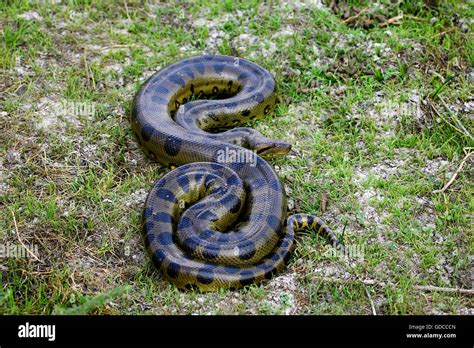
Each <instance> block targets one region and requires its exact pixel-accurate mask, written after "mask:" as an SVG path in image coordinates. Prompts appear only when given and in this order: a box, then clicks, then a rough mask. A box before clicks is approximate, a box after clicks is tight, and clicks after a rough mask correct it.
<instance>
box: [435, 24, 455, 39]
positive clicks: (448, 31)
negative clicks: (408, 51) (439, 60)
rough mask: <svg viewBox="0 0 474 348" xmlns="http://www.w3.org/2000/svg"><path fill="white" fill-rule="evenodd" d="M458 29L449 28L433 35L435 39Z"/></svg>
mask: <svg viewBox="0 0 474 348" xmlns="http://www.w3.org/2000/svg"><path fill="white" fill-rule="evenodd" d="M454 30H456V27H452V28H449V29H448V30H445V31H442V32H441V33H438V34H436V35H433V39H434V38H437V37H438V36H443V35H444V34H447V33H450V32H452V31H454Z"/></svg>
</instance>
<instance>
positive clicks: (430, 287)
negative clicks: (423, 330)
mask: <svg viewBox="0 0 474 348" xmlns="http://www.w3.org/2000/svg"><path fill="white" fill-rule="evenodd" d="M321 280H323V281H327V282H332V283H339V284H349V283H354V282H355V280H353V279H340V278H333V277H328V278H326V277H322V278H321ZM357 281H359V282H361V283H362V284H364V285H375V286H378V287H381V288H385V287H387V286H394V285H393V284H387V283H384V282H378V281H376V280H374V279H366V280H361V279H357ZM413 288H414V289H416V290H422V291H439V292H449V293H459V294H466V295H474V289H463V288H446V287H439V286H433V285H414V286H413Z"/></svg>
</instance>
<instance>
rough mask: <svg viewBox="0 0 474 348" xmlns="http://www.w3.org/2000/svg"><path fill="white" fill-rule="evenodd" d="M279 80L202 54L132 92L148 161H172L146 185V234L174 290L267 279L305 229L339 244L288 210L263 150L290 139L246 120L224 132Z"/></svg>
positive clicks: (262, 108)
mask: <svg viewBox="0 0 474 348" xmlns="http://www.w3.org/2000/svg"><path fill="white" fill-rule="evenodd" d="M275 87H276V85H275V80H274V79H273V77H272V75H271V74H270V73H269V72H268V71H267V70H265V69H263V68H261V67H260V66H258V65H256V64H254V63H252V62H249V61H247V60H244V59H241V58H236V57H229V56H221V55H205V56H199V57H193V58H189V59H185V60H182V61H180V62H177V63H175V64H172V65H169V66H167V67H166V68H164V69H162V70H160V71H158V72H156V73H155V74H154V75H152V76H151V77H150V78H149V79H148V80H147V81H146V82H145V83H144V85H143V86H142V87H141V89H140V90H139V91H138V93H137V95H136V96H135V98H134V101H133V107H132V118H131V122H132V128H133V130H134V131H135V133H136V135H137V137H138V140H139V142H140V143H141V145H142V146H143V148H144V149H145V150H146V152H147V153H148V155H149V156H150V157H151V158H152V159H154V160H157V161H159V162H160V163H162V164H165V165H168V166H178V168H177V169H175V170H173V171H171V172H169V173H168V174H166V175H165V176H163V177H162V178H161V179H159V180H158V181H157V182H156V183H155V185H154V186H153V189H152V190H151V192H150V193H149V195H148V197H147V200H146V203H145V209H144V214H143V215H144V217H143V233H144V237H145V244H146V247H147V250H148V252H149V254H150V255H151V257H152V259H153V262H154V263H155V265H156V266H157V267H158V268H159V269H160V270H161V273H162V275H163V277H164V278H165V279H168V280H169V281H170V282H172V283H173V284H175V285H176V286H177V287H179V288H186V289H192V288H198V289H199V290H201V291H210V290H216V289H219V288H239V287H242V286H245V285H248V284H251V283H258V282H261V281H262V280H264V279H269V278H271V277H272V276H273V275H274V274H275V273H276V272H278V271H280V270H281V269H282V268H283V267H284V265H285V263H286V262H287V261H288V260H289V258H290V255H291V253H292V251H293V249H294V237H295V232H296V231H299V230H302V229H313V230H317V231H318V232H320V233H323V234H324V235H325V236H326V237H327V238H329V240H330V241H331V242H332V243H335V244H337V243H338V242H337V240H336V238H335V236H334V234H333V233H332V232H331V231H330V230H329V228H328V227H327V226H326V225H324V224H323V222H322V221H321V220H319V219H318V218H317V217H315V216H312V215H306V214H298V215H292V216H290V217H287V205H286V195H285V191H284V188H283V186H282V184H281V183H280V180H279V177H278V175H277V174H276V173H275V171H274V170H273V168H272V167H271V166H270V165H269V164H268V163H267V162H266V161H265V160H264V159H263V158H262V157H261V156H265V157H266V156H277V155H286V154H287V153H288V151H289V150H290V145H289V144H287V143H285V142H282V141H278V140H272V139H269V138H267V137H264V136H263V135H262V134H260V133H259V132H257V131H255V130H254V129H252V128H247V127H238V128H232V129H230V130H226V131H222V129H223V128H229V127H233V126H238V125H239V124H241V123H245V122H248V121H250V120H253V119H255V118H258V117H262V116H264V115H268V114H269V113H270V112H271V111H272V110H273V108H274V106H275V100H276V95H275ZM199 98H201V99H199ZM202 98H208V99H206V100H203V99H202ZM217 131H220V132H217Z"/></svg>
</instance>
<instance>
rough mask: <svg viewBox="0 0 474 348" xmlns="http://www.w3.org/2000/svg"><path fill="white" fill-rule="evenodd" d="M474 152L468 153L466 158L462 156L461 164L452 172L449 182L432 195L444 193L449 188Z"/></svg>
mask: <svg viewBox="0 0 474 348" xmlns="http://www.w3.org/2000/svg"><path fill="white" fill-rule="evenodd" d="M473 153H474V152H469V153H468V154H467V155H466V156H464V158H463V160H462V161H461V164H459V167H458V169H456V171H455V172H454V174H453V176H452V177H451V179H449V181H448V182H447V183H446V184H445V185H444V186H443V188H441V189H439V190H434V191H433V193H441V192H444V191H446V190H447V189H448V187H449V186H451V184H452V183H453V182H454V180H455V179H456V177H457V176H458V174H459V172H460V171H461V170H462V168H463V167H464V164H465V163H466V161H467V159H468V158H469V157H470V156H471V155H472V154H473Z"/></svg>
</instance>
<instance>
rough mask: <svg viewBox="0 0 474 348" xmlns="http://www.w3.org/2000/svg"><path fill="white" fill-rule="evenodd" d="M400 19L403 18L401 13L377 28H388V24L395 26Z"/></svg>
mask: <svg viewBox="0 0 474 348" xmlns="http://www.w3.org/2000/svg"><path fill="white" fill-rule="evenodd" d="M402 18H403V13H400V14H399V15H398V16H395V17H392V18H389V19H387V20H386V21H385V22H383V23H381V24H380V25H379V27H380V28H385V27H388V26H389V25H390V24H395V23H396V22H398V21H399V20H400V19H402Z"/></svg>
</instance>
